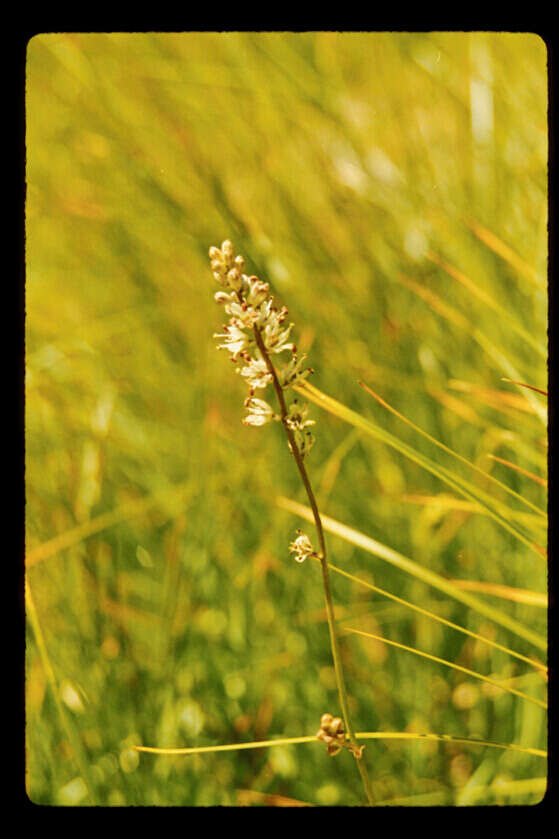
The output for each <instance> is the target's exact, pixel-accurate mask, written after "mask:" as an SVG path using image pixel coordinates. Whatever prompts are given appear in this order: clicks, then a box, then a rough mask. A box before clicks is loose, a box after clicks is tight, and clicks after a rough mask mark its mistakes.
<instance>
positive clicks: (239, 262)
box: [235, 254, 245, 271]
mask: <svg viewBox="0 0 559 839" xmlns="http://www.w3.org/2000/svg"><path fill="white" fill-rule="evenodd" d="M235 265H236V266H237V268H238V269H239V271H242V270H243V268H244V267H245V261H244V259H243V257H242V256H241V254H239V255H238V256H236V257H235Z"/></svg>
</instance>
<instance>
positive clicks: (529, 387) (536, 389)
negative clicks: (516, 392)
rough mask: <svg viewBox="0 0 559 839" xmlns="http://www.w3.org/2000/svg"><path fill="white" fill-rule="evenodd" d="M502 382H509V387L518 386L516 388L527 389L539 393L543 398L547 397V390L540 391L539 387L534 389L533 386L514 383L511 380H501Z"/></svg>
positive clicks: (524, 383)
mask: <svg viewBox="0 0 559 839" xmlns="http://www.w3.org/2000/svg"><path fill="white" fill-rule="evenodd" d="M501 381H502V382H510V383H511V385H518V387H527V388H528V390H535V391H536V393H541V394H542V395H543V396H547V395H548V394H547V390H542V389H541V387H534V385H527V384H526V382H515V381H514V380H513V379H506V378H504V377H503V378H502V379H501Z"/></svg>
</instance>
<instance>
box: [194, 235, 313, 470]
mask: <svg viewBox="0 0 559 839" xmlns="http://www.w3.org/2000/svg"><path fill="white" fill-rule="evenodd" d="M209 255H210V261H211V269H212V272H213V275H214V278H215V279H216V281H217V282H218V283H219V285H220V286H221V289H220V291H218V292H216V294H215V300H216V301H217V303H219V304H221V305H222V306H223V307H224V309H225V311H226V313H227V314H228V315H229V322H228V323H227V324H226V325H224V326H223V332H220V333H218V334H216V335H214V337H215V338H218V339H219V341H220V343H219V344H218V349H224V350H228V351H229V353H230V358H231V360H232V361H233V362H234V363H236V364H237V365H238V367H237V373H239V374H240V375H241V376H242V377H243V378H244V379H245V381H246V383H247V385H248V388H249V396H248V398H247V399H246V401H245V407H246V408H248V414H247V416H246V417H245V418H244V419H243V422H244V423H245V425H264V424H265V423H267V422H270V421H271V420H282V421H283V422H284V423H285V425H286V426H287V427H288V428H289V429H290V431H292V432H293V437H294V438H295V442H296V444H297V447H298V449H299V452H300V453H301V456H303V457H304V456H305V454H306V453H307V452H308V451H309V450H310V448H311V446H312V445H313V443H314V438H313V436H312V434H311V433H310V431H309V430H308V428H309V426H311V425H314V420H311V419H308V406H307V405H300V403H299V402H298V401H297V400H296V399H295V400H294V401H293V403H292V404H291V405H289V407H288V408H287V409H286V411H287V413H286V412H285V411H284V414H283V416H282V415H280V414H276V413H275V412H274V411H273V409H272V408H271V406H270V405H269V404H268V403H267V402H266V401H265V400H264V399H259V398H256V397H255V396H254V393H255V391H256V390H264V389H265V388H267V387H268V386H269V385H271V384H273V383H274V378H275V381H276V383H277V386H278V387H281V388H282V390H285V389H287V388H289V387H292V386H293V385H295V384H297V383H298V382H301V381H302V380H303V379H305V378H306V377H307V376H308V375H309V373H312V370H311V368H310V367H307V368H304V367H303V362H304V360H305V358H306V356H304V355H303V356H301V357H300V358H298V357H297V348H296V347H295V344H293V343H292V342H291V341H290V340H289V338H290V333H291V330H292V328H293V324H292V323H289V324H286V322H285V321H286V318H287V315H288V311H287V309H286V308H285V306H282V307H281V308H280V309H278V308H277V307H276V306H275V305H274V300H273V298H272V297H271V295H270V286H269V285H268V283H265V282H262V280H260V279H258V277H255V276H254V275H248V274H245V273H243V269H244V267H245V261H244V259H243V257H242V256H240V255H239V256H235V251H234V248H233V244H232V243H231V242H230V241H229V240H228V239H227V240H226V241H225V242H223V244H222V245H221V248H217V247H211V248H210V251H209ZM260 347H263V349H264V352H262V351H261V349H260ZM284 352H291V358H290V360H289V361H288V362H287V364H285V365H284V366H283V367H279V366H278V367H277V368H276V367H275V365H273V364H272V361H271V357H272V356H277V355H279V354H280V353H284ZM282 410H283V409H282Z"/></svg>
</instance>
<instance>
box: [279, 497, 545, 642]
mask: <svg viewBox="0 0 559 839" xmlns="http://www.w3.org/2000/svg"><path fill="white" fill-rule="evenodd" d="M276 503H277V504H278V506H280V507H282V508H283V509H284V510H288V511H289V512H292V513H295V514H296V515H298V516H301V518H304V519H306V520H307V521H309V522H311V523H312V522H313V521H314V517H313V514H312V510H311V508H310V507H306V506H305V505H304V504H299V503H298V502H296V501H292V500H291V499H290V498H285V497H283V496H280V497H278V498H277V499H276ZM321 518H322V524H323V526H324V529H325V530H327V531H328V532H329V533H333V534H334V535H336V536H339V537H340V538H342V539H344V540H345V541H346V542H350V543H351V544H352V545H355V546H356V547H359V548H362V549H363V550H365V551H367V552H368V553H370V554H372V555H373V556H377V557H379V558H380V559H383V560H385V562H389V563H390V564H391V565H394V566H396V567H397V568H400V569H401V570H402V571H405V572H406V573H408V574H411V575H413V576H414V577H416V578H417V579H420V580H422V581H423V582H424V583H426V584H427V585H430V586H432V587H433V588H436V589H438V590H439V591H443V592H444V593H445V594H447V595H448V596H449V597H452V598H454V599H455V600H458V601H460V602H461V603H463V604H464V605H465V606H468V608H470V609H473V610H474V611H475V612H478V614H481V615H484V616H485V617H486V618H489V619H490V620H491V621H493V622H494V623H497V624H499V625H500V626H502V627H504V628H505V629H508V630H509V631H510V632H513V633H514V634H515V635H518V637H520V638H523V639H524V640H525V641H529V642H530V643H531V644H533V645H534V646H535V647H537V648H538V649H540V650H544V651H546V650H547V643H546V640H545V638H542V636H541V635H539V634H538V633H536V632H534V631H533V630H531V629H530V628H529V627H527V626H524V625H523V624H521V623H519V622H518V621H516V620H515V619H514V618H511V617H509V615H507V614H506V613H505V612H502V611H501V610H499V609H495V608H494V607H492V606H489V605H488V604H487V603H484V602H483V601H482V600H479V599H478V598H477V597H474V596H473V595H470V594H468V593H467V592H465V591H462V590H461V589H460V588H458V587H457V586H455V585H454V584H453V583H452V582H451V581H450V580H447V579H445V578H444V577H441V576H440V575H439V574H436V573H435V572H434V571H431V570H430V569H429V568H425V567H424V566H423V565H420V564H419V563H418V562H414V561H413V560H412V559H408V558H407V557H405V556H403V555H402V554H400V553H398V551H395V550H393V549H392V548H389V547H387V546H386V545H383V544H382V543H381V542H377V541H376V540H375V539H371V537H370V536H365V534H363V533H361V532H360V531H359V530H355V529H354V528H352V527H348V526H347V525H345V524H341V523H340V522H338V521H336V520H335V519H332V518H330V517H329V516H321Z"/></svg>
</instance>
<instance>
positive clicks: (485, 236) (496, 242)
mask: <svg viewBox="0 0 559 839" xmlns="http://www.w3.org/2000/svg"><path fill="white" fill-rule="evenodd" d="M465 222H466V224H467V226H468V227H469V228H470V230H471V231H472V233H473V234H474V235H475V236H477V238H478V239H480V240H481V241H482V242H483V243H484V244H485V245H487V247H488V248H490V250H492V251H493V253H496V254H497V256H500V257H501V259H504V261H505V262H508V263H509V265H512V267H513V268H514V269H515V270H516V271H518V273H519V274H521V275H522V276H523V277H524V278H525V279H527V280H530V281H531V282H533V283H534V284H535V285H537V286H538V287H539V288H543V287H545V282H543V281H542V280H540V278H539V277H538V274H537V272H536V271H535V270H534V268H532V266H531V265H528V263H527V262H524V260H523V259H521V257H519V256H518V254H516V253H515V252H514V251H513V249H512V248H511V247H509V246H508V245H506V244H505V243H504V242H502V241H501V239H499V237H498V236H495V234H494V233H492V232H491V231H490V230H488V229H487V228H486V227H483V225H481V224H480V223H479V222H477V221H474V220H473V219H466V220H465Z"/></svg>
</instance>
